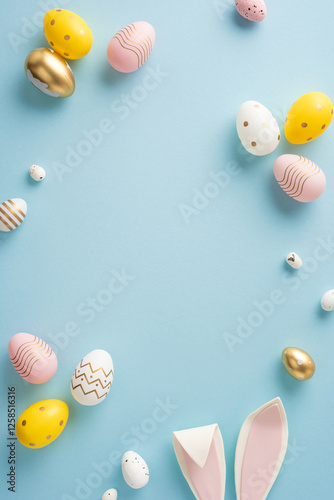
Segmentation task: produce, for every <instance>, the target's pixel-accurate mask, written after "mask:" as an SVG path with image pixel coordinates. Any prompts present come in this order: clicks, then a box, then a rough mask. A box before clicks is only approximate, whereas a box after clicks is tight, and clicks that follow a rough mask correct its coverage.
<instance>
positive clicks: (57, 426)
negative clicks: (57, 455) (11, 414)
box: [15, 399, 68, 450]
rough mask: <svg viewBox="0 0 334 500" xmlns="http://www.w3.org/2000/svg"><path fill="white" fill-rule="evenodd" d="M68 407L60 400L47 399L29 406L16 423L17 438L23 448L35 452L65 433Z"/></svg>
mask: <svg viewBox="0 0 334 500" xmlns="http://www.w3.org/2000/svg"><path fill="white" fill-rule="evenodd" d="M67 419H68V406H67V404H66V403H64V402H63V401H60V400H59V399H46V400H44V401H38V402H37V403H34V404H33V405H31V406H29V408H27V409H26V410H24V412H23V413H21V415H20V416H19V418H18V419H17V422H16V427H15V431H16V436H17V439H18V440H19V441H20V443H21V444H23V446H26V447H27V448H31V449H33V450H35V449H37V448H43V447H44V446H47V445H48V444H50V443H52V442H53V441H54V440H55V439H57V437H58V436H59V435H60V434H61V433H62V432H63V430H64V428H65V425H66V423H67Z"/></svg>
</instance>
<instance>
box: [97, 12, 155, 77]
mask: <svg viewBox="0 0 334 500" xmlns="http://www.w3.org/2000/svg"><path fill="white" fill-rule="evenodd" d="M154 42H155V31H154V28H153V26H152V25H151V24H149V23H146V22H145V21H139V22H136V23H132V24H128V26H125V28H122V29H121V30H119V31H118V32H117V33H116V35H115V36H113V37H112V39H111V40H110V42H109V45H108V48H107V56H108V61H109V62H110V64H111V66H112V67H113V68H114V69H117V71H120V72H121V73H132V71H136V69H138V68H140V66H142V65H143V64H144V62H145V61H146V60H147V59H148V58H149V56H150V54H151V52H152V49H153V46H154Z"/></svg>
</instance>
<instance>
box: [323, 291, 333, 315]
mask: <svg viewBox="0 0 334 500" xmlns="http://www.w3.org/2000/svg"><path fill="white" fill-rule="evenodd" d="M321 307H322V308H323V310H324V311H334V290H328V292H326V293H325V294H324V295H323V297H322V299H321Z"/></svg>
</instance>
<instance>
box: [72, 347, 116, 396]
mask: <svg viewBox="0 0 334 500" xmlns="http://www.w3.org/2000/svg"><path fill="white" fill-rule="evenodd" d="M113 379H114V365H113V362H112V359H111V357H110V354H109V353H108V352H107V351H104V350H103V349H96V350H95V351H91V352H90V353H88V354H87V355H86V356H85V357H84V358H82V360H81V361H80V363H79V364H78V365H77V367H76V369H75V370H74V373H73V375H72V380H71V393H72V396H73V397H74V399H75V400H76V401H78V403H80V404H82V405H85V406H94V405H97V404H99V403H102V401H103V400H104V399H105V398H106V397H107V394H108V392H109V391H110V388H111V384H112V382H113Z"/></svg>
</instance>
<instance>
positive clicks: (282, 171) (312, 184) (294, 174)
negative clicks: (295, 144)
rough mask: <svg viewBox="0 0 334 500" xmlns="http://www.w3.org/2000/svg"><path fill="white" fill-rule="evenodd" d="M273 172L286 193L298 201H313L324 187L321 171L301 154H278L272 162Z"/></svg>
mask: <svg viewBox="0 0 334 500" xmlns="http://www.w3.org/2000/svg"><path fill="white" fill-rule="evenodd" d="M274 174H275V177H276V180H277V182H278V184H279V185H280V186H281V188H282V189H283V190H284V191H285V192H286V194H288V195H289V196H291V198H294V199H295V200H298V201H302V202H309V201H314V200H316V199H317V198H319V196H321V195H322V193H323V192H324V190H325V187H326V177H325V174H324V173H323V171H322V170H321V169H320V168H319V167H318V166H317V165H316V164H315V163H313V161H311V160H308V159H307V158H303V156H298V155H282V156H280V157H279V158H277V160H276V161H275V163H274Z"/></svg>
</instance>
